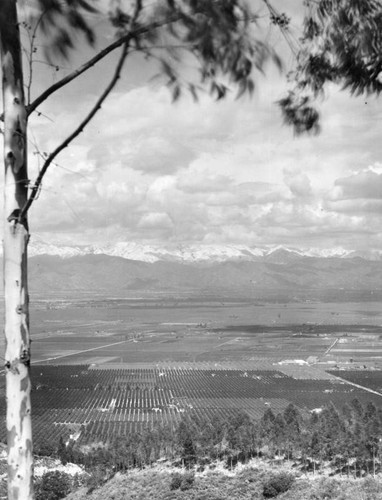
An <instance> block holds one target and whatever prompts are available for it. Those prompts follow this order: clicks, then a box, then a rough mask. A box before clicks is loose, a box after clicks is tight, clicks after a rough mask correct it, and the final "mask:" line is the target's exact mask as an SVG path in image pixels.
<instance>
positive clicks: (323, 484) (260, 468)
mask: <svg viewBox="0 0 382 500" xmlns="http://www.w3.org/2000/svg"><path fill="white" fill-rule="evenodd" d="M176 474H177V473H176V472H173V471H172V470H171V469H169V470H163V469H158V468H150V469H145V470H142V471H130V472H129V473H127V474H117V475H116V476H115V477H114V478H112V479H111V480H110V481H108V482H107V483H106V484H105V485H103V486H102V487H100V488H98V489H95V490H94V491H92V492H90V493H89V492H88V489H87V488H82V489H80V490H78V491H77V492H75V493H73V494H71V495H69V496H68V497H67V500H69V499H70V500H105V499H110V500H146V499H147V500H152V499H156V500H257V499H259V500H260V499H264V498H275V497H277V498H279V499H280V500H324V499H325V500H379V499H380V498H381V497H382V480H381V479H380V478H377V479H374V478H366V479H350V478H344V477H343V478H329V477H318V476H310V477H308V476H301V477H296V476H294V475H292V474H291V473H290V471H287V470H286V469H282V470H279V469H278V468H277V467H276V468H274V469H273V468H271V467H270V466H266V465H265V464H261V463H259V462H258V463H256V464H251V465H249V466H247V467H244V468H241V469H239V470H237V472H234V473H227V471H224V470H217V471H211V472H207V473H201V474H198V473H196V474H195V477H194V481H193V482H192V484H189V485H183V486H182V485H181V486H180V487H179V488H176V489H174V483H175V481H174V477H175V478H176V477H177V476H176ZM178 474H179V473H178ZM184 474H187V473H183V475H184ZM286 476H290V477H291V478H292V481H291V484H290V487H289V489H288V491H286V492H284V493H282V492H281V493H279V494H277V492H275V495H272V490H271V489H270V488H269V485H270V484H272V480H271V479H272V478H273V483H274V480H275V479H277V478H281V479H282V478H285V477H286Z"/></svg>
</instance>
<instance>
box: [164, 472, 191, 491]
mask: <svg viewBox="0 0 382 500" xmlns="http://www.w3.org/2000/svg"><path fill="white" fill-rule="evenodd" d="M194 481H195V475H194V473H193V472H185V473H184V474H180V473H179V472H175V473H174V474H173V475H172V477H171V483H170V489H171V490H179V489H180V490H182V491H186V490H190V489H191V488H192V486H193V484H194Z"/></svg>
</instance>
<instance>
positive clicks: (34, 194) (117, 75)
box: [18, 39, 130, 222]
mask: <svg viewBox="0 0 382 500" xmlns="http://www.w3.org/2000/svg"><path fill="white" fill-rule="evenodd" d="M129 41H130V40H129V39H128V40H126V41H125V43H124V45H123V48H122V53H121V56H120V58H119V61H118V64H117V67H116V69H115V72H114V75H113V78H112V79H111V81H110V83H109V85H108V86H107V87H106V89H105V90H104V92H103V93H102V95H101V96H100V97H99V99H98V100H97V102H96V104H95V105H94V106H93V108H92V110H91V111H90V113H89V114H88V115H87V116H86V117H85V119H84V120H83V121H82V122H81V123H80V124H79V126H78V127H77V128H76V129H75V130H74V132H72V133H71V134H70V135H69V136H68V137H67V138H66V139H65V140H64V141H63V142H62V143H61V144H60V145H59V146H58V147H57V148H56V149H55V150H54V151H53V152H52V153H51V154H50V155H49V156H48V158H47V159H46V160H45V163H44V165H43V166H42V169H41V171H40V173H39V175H38V177H37V179H36V182H35V183H34V185H33V187H32V191H31V194H30V195H29V198H28V200H27V202H26V203H25V205H24V207H23V208H22V210H21V211H20V214H19V217H18V220H19V222H21V221H22V220H23V219H24V218H25V216H26V214H27V212H28V210H29V208H30V207H31V205H32V203H33V201H34V200H35V199H36V197H37V195H38V192H39V189H40V186H41V183H42V180H43V178H44V175H45V174H46V172H47V170H48V168H49V165H50V164H51V163H52V162H53V160H54V159H55V158H56V156H57V155H58V154H59V153H61V151H62V150H63V149H65V148H66V147H67V146H68V145H69V144H70V143H71V142H72V141H73V140H74V139H75V138H76V137H77V136H78V135H79V134H80V133H81V132H82V131H83V129H84V128H85V127H86V125H87V124H88V123H89V122H90V120H91V119H92V118H93V117H94V116H95V114H96V113H97V112H98V111H99V110H100V109H101V106H102V103H103V102H104V101H105V99H106V98H107V96H108V95H109V94H110V92H111V91H112V90H113V88H114V87H115V85H116V83H117V81H118V80H119V78H120V74H121V71H122V68H123V65H124V63H125V60H126V57H127V54H128V51H129Z"/></svg>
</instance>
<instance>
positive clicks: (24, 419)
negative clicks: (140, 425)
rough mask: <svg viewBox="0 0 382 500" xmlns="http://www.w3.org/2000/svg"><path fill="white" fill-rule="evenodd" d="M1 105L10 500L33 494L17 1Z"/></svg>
mask: <svg viewBox="0 0 382 500" xmlns="http://www.w3.org/2000/svg"><path fill="white" fill-rule="evenodd" d="M0 44H1V67H2V78H3V82H2V84H3V105H4V168H5V179H4V257H3V258H4V295H5V328H4V330H5V342H6V350H5V360H6V362H5V371H6V397H7V441H8V499H9V500H16V499H17V500H29V499H33V498H34V494H33V482H32V479H33V454H32V422H31V402H30V392H31V383H30V338H29V301H28V298H29V297H28V287H27V245H28V239H29V234H28V224H27V220H26V218H24V219H23V220H19V217H18V216H19V213H20V211H21V209H22V207H23V206H24V204H25V202H26V200H27V196H28V174H27V140H26V124H27V123H26V122H27V117H26V110H25V102H24V89H23V72H22V62H21V46H20V34H19V26H18V19H17V10H16V0H1V7H0Z"/></svg>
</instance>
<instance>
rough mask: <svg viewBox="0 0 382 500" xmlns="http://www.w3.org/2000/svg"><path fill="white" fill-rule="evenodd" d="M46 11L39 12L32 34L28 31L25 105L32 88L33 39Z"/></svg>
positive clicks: (28, 102) (29, 100)
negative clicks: (27, 69)
mask: <svg viewBox="0 0 382 500" xmlns="http://www.w3.org/2000/svg"><path fill="white" fill-rule="evenodd" d="M46 13H47V10H44V11H43V12H42V13H41V15H40V17H39V18H38V20H37V23H36V25H35V27H34V29H33V33H32V36H30V33H29V31H28V37H29V50H30V57H29V58H28V63H29V79H28V85H27V105H29V104H30V102H31V88H32V80H33V54H34V52H35V41H36V35H37V30H38V27H39V26H40V24H41V22H42V20H43V18H44V16H45V14H46Z"/></svg>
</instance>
